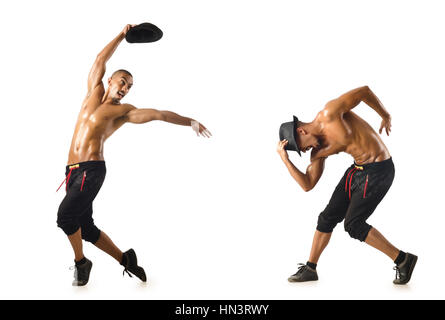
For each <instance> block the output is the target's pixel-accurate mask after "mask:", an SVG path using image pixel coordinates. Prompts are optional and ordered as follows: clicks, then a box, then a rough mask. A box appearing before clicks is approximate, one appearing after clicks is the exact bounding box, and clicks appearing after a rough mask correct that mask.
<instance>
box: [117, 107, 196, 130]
mask: <svg viewBox="0 0 445 320" xmlns="http://www.w3.org/2000/svg"><path fill="white" fill-rule="evenodd" d="M125 120H126V122H130V123H146V122H149V121H153V120H161V121H165V122H169V123H174V124H179V125H182V126H191V122H192V120H193V119H191V118H187V117H182V116H180V115H178V114H176V113H174V112H171V111H160V110H156V109H137V108H135V107H133V108H132V109H131V110H130V111H129V112H128V113H127V114H126V115H125Z"/></svg>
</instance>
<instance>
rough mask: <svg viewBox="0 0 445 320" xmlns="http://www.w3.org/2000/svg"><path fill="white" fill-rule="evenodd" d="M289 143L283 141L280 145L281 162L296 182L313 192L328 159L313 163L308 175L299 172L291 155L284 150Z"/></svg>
mask: <svg viewBox="0 0 445 320" xmlns="http://www.w3.org/2000/svg"><path fill="white" fill-rule="evenodd" d="M287 143H288V141H287V140H282V141H280V142H279V143H278V147H277V152H278V154H279V155H280V157H281V160H283V162H284V164H285V165H286V167H287V169H288V170H289V173H290V174H291V176H292V177H293V178H294V179H295V181H297V182H298V184H299V185H300V187H301V188H302V189H303V190H304V191H306V192H307V191H309V190H312V189H313V188H314V187H315V185H316V184H317V182H318V181H319V180H320V177H321V175H322V174H323V169H324V161H325V159H326V158H318V159H316V160H314V161H312V162H311V164H310V165H309V166H308V167H307V169H306V173H305V174H304V173H303V172H301V171H300V170H298V169H297V168H296V167H295V166H294V164H293V163H292V162H291V161H290V160H289V155H288V154H287V151H286V150H285V149H284V147H285V146H286V145H287Z"/></svg>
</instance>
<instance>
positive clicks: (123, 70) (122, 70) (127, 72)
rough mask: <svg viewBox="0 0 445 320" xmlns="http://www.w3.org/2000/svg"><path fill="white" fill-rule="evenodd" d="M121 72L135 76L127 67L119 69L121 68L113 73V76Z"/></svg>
mask: <svg viewBox="0 0 445 320" xmlns="http://www.w3.org/2000/svg"><path fill="white" fill-rule="evenodd" d="M121 72H122V73H126V74H128V75H129V76H131V77H132V78H133V75H132V74H131V73H130V71H127V70H125V69H119V70H116V71H114V72H113V74H112V75H111V77H112V78H113V77H114V76H115V75H116V74H118V73H121Z"/></svg>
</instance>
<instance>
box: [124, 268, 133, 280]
mask: <svg viewBox="0 0 445 320" xmlns="http://www.w3.org/2000/svg"><path fill="white" fill-rule="evenodd" d="M125 272H126V273H127V274H128V275H129V276H130V278H133V276H132V275H131V273H130V272H128V269H127V267H125V269H124V271H122V276H123V277H125Z"/></svg>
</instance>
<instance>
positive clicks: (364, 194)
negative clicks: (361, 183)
mask: <svg viewBox="0 0 445 320" xmlns="http://www.w3.org/2000/svg"><path fill="white" fill-rule="evenodd" d="M367 186H368V175H366V183H365V190H364V191H363V199H364V198H365V197H366V187H367Z"/></svg>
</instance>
